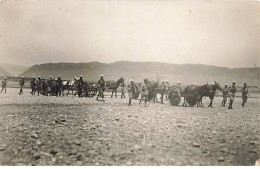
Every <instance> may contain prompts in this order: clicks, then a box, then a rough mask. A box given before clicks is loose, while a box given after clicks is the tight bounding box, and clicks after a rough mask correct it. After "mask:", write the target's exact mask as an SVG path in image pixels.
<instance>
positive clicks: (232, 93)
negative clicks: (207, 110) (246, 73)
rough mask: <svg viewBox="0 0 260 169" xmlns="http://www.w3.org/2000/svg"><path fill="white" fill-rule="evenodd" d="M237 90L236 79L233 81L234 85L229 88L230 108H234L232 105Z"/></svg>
mask: <svg viewBox="0 0 260 169" xmlns="http://www.w3.org/2000/svg"><path fill="white" fill-rule="evenodd" d="M236 91H237V88H236V81H233V83H232V86H231V87H229V88H228V95H229V99H230V102H229V106H228V109H233V107H232V105H233V102H234V99H235V93H236Z"/></svg>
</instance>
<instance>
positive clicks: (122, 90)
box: [121, 78, 125, 99]
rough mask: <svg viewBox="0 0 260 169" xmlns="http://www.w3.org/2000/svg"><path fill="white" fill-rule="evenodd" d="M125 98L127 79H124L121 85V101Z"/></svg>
mask: <svg viewBox="0 0 260 169" xmlns="http://www.w3.org/2000/svg"><path fill="white" fill-rule="evenodd" d="M124 98H125V78H123V81H122V83H121V99H124Z"/></svg>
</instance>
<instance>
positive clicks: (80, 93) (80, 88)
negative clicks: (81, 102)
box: [78, 75, 84, 97]
mask: <svg viewBox="0 0 260 169" xmlns="http://www.w3.org/2000/svg"><path fill="white" fill-rule="evenodd" d="M83 83H84V81H83V75H80V78H79V81H78V96H79V97H81V95H82V87H83Z"/></svg>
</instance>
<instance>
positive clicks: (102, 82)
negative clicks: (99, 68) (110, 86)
mask: <svg viewBox="0 0 260 169" xmlns="http://www.w3.org/2000/svg"><path fill="white" fill-rule="evenodd" d="M105 88H106V83H105V80H104V75H101V77H100V79H99V80H98V89H99V92H98V95H97V100H98V97H99V96H101V98H102V101H105V100H104V90H105Z"/></svg>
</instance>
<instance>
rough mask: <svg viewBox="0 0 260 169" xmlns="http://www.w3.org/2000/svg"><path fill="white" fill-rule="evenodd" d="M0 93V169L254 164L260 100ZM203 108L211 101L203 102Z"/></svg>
mask: <svg viewBox="0 0 260 169" xmlns="http://www.w3.org/2000/svg"><path fill="white" fill-rule="evenodd" d="M18 90H19V89H8V91H7V92H8V94H6V95H4V94H0V164H1V165H254V164H255V161H256V160H257V159H259V157H260V143H259V142H260V141H259V140H260V139H259V137H260V115H259V110H260V100H259V99H257V98H252V99H249V100H248V103H247V104H246V107H245V108H243V107H242V106H241V105H240V104H241V98H236V99H235V103H234V109H233V110H228V109H227V108H223V107H221V106H220V105H221V98H215V100H214V103H213V106H214V107H213V108H197V107H193V108H192V107H181V106H177V107H174V106H171V105H170V104H169V102H168V101H165V104H159V103H157V104H154V103H149V106H148V107H143V105H142V107H139V106H138V101H137V100H134V101H133V106H131V107H129V106H127V102H128V100H127V99H120V98H118V99H116V98H113V99H111V98H109V96H107V97H106V98H105V99H106V101H105V102H98V101H96V100H95V98H77V97H73V96H68V97H46V96H30V95H29V91H28V90H25V91H24V92H25V95H23V96H19V95H18ZM203 102H204V103H205V105H207V104H208V103H209V99H204V100H203Z"/></svg>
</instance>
